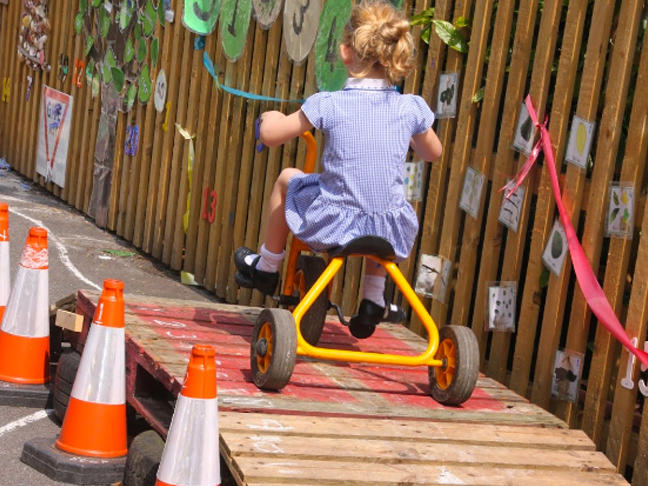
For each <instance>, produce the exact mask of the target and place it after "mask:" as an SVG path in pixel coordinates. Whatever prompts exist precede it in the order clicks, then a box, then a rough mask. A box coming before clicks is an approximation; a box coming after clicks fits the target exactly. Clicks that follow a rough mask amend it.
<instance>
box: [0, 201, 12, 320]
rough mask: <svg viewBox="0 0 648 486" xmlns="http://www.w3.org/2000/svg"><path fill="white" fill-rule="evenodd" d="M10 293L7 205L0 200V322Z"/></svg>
mask: <svg viewBox="0 0 648 486" xmlns="http://www.w3.org/2000/svg"><path fill="white" fill-rule="evenodd" d="M10 293H11V270H10V262H9V206H8V205H7V204H5V203H2V202H0V322H2V316H4V311H5V308H6V307H7V302H8V301H9V294H10Z"/></svg>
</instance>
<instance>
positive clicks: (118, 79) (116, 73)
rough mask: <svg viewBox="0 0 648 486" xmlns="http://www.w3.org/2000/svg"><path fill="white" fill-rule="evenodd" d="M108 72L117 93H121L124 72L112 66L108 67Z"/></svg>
mask: <svg viewBox="0 0 648 486" xmlns="http://www.w3.org/2000/svg"><path fill="white" fill-rule="evenodd" d="M110 73H111V74H112V79H113V83H114V85H115V89H116V90H117V92H118V93H121V91H122V89H124V72H123V71H122V70H121V69H119V68H117V67H114V68H110Z"/></svg>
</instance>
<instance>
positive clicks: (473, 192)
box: [459, 167, 484, 219]
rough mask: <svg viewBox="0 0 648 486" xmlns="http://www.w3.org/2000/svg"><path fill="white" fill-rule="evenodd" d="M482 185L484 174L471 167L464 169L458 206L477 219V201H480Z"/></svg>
mask: <svg viewBox="0 0 648 486" xmlns="http://www.w3.org/2000/svg"><path fill="white" fill-rule="evenodd" d="M483 187H484V175H483V174H482V173H481V172H479V171H478V170H477V169H475V168H473V167H468V170H466V178H465V179H464V185H463V189H462V190H461V198H460V199H459V207H460V208H461V209H463V210H464V211H466V212H467V213H468V214H470V215H471V216H472V217H473V218H475V219H477V215H478V214H479V203H480V201H481V192H482V188H483Z"/></svg>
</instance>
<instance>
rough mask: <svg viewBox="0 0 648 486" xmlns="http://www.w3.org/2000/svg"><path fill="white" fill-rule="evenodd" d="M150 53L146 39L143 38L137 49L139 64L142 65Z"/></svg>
mask: <svg viewBox="0 0 648 486" xmlns="http://www.w3.org/2000/svg"><path fill="white" fill-rule="evenodd" d="M147 52H148V50H147V47H146V39H144V38H143V37H142V38H140V40H139V46H138V48H137V62H139V63H140V64H142V63H143V62H144V59H146V53H147Z"/></svg>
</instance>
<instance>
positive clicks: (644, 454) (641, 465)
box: [632, 407, 648, 486]
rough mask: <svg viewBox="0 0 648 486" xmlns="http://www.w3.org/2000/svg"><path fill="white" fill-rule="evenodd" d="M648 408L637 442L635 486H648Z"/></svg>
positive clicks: (633, 479) (644, 413) (633, 480)
mask: <svg viewBox="0 0 648 486" xmlns="http://www.w3.org/2000/svg"><path fill="white" fill-rule="evenodd" d="M647 409H648V408H647V407H644V409H643V413H642V417H641V428H640V429H639V438H638V440H637V457H636V459H635V463H634V470H635V471H637V474H633V477H632V485H633V486H646V485H648V474H645V471H648V420H645V418H646V416H648V413H647V412H646V410H647Z"/></svg>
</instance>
